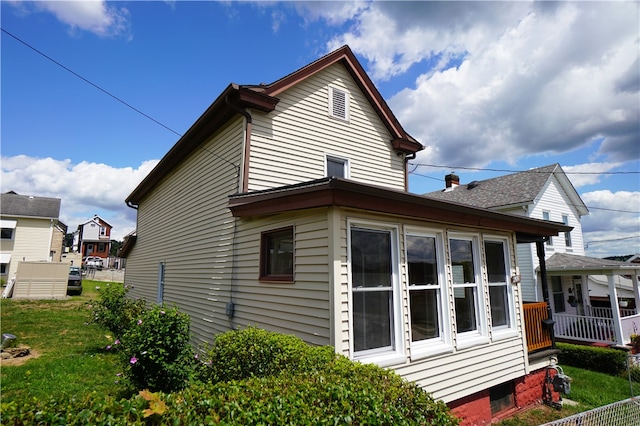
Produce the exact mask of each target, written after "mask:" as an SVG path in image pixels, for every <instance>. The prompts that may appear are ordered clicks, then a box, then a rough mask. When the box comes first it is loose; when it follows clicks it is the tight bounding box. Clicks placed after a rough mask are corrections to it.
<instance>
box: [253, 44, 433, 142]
mask: <svg viewBox="0 0 640 426" xmlns="http://www.w3.org/2000/svg"><path fill="white" fill-rule="evenodd" d="M337 62H342V64H343V65H344V66H345V68H346V69H347V71H348V72H349V74H351V77H353V79H354V80H355V82H356V83H357V85H358V87H360V90H362V92H363V93H364V95H365V96H366V97H367V99H368V100H369V102H370V103H371V105H372V106H373V108H374V110H375V111H376V113H377V114H378V116H379V117H380V119H381V120H382V122H383V123H384V125H385V127H386V128H387V129H388V130H389V133H391V135H392V138H393V139H404V140H406V141H407V142H408V143H407V144H405V145H404V146H403V148H404V150H401V151H402V152H404V153H410V154H413V153H414V152H417V151H420V150H422V149H423V148H424V147H423V146H422V144H421V143H419V142H418V141H416V140H415V139H414V138H413V137H412V136H411V135H409V134H408V133H407V132H406V131H405V130H404V128H403V127H402V125H401V124H400V122H399V121H398V119H397V118H396V116H395V115H394V114H393V112H392V111H391V109H390V108H389V106H388V105H387V102H386V101H385V100H384V98H383V97H382V95H381V94H380V92H379V91H378V89H377V88H376V86H375V85H374V84H373V82H372V81H371V79H370V78H369V76H368V75H367V73H366V72H365V70H364V68H363V67H362V65H361V64H360V62H359V61H358V59H357V58H356V56H355V55H354V54H353V52H352V51H351V49H350V48H349V46H346V45H345V46H342V47H341V48H339V49H337V50H334V51H333V52H331V53H329V54H327V55H325V56H323V57H322V58H320V59H318V60H316V61H314V62H312V63H310V64H309V65H307V66H304V67H302V68H300V69H299V70H297V71H294V72H293V73H291V74H289V75H287V76H285V77H283V78H281V79H280V80H277V81H275V82H274V83H271V84H269V85H266V86H263V87H264V93H266V94H269V95H271V96H278V95H279V94H280V93H281V92H283V91H284V90H287V89H288V88H290V87H291V86H294V85H296V84H298V83H299V82H300V81H302V80H304V79H305V78H307V77H309V76H311V75H313V74H315V73H317V72H319V71H322V70H323V69H325V68H327V67H329V66H331V65H333V64H335V63H337ZM394 148H395V146H394Z"/></svg>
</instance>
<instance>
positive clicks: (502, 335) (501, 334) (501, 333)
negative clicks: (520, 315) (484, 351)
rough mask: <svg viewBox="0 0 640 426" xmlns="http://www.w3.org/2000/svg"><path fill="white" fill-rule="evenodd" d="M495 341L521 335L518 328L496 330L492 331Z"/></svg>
mask: <svg viewBox="0 0 640 426" xmlns="http://www.w3.org/2000/svg"><path fill="white" fill-rule="evenodd" d="M492 334H493V335H492V337H493V341H494V342H495V341H499V340H506V339H512V338H514V337H519V336H520V335H519V334H518V330H514V329H512V328H509V329H505V330H497V331H496V330H494V331H493V333H492Z"/></svg>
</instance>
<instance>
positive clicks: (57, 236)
mask: <svg viewBox="0 0 640 426" xmlns="http://www.w3.org/2000/svg"><path fill="white" fill-rule="evenodd" d="M52 232H53V234H52V237H51V248H50V250H49V251H50V253H51V255H52V259H51V260H52V261H53V262H61V261H62V247H63V245H64V232H63V231H62V229H60V228H59V227H57V226H54V227H53V229H52Z"/></svg>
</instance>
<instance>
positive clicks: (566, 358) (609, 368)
mask: <svg viewBox="0 0 640 426" xmlns="http://www.w3.org/2000/svg"><path fill="white" fill-rule="evenodd" d="M557 348H558V349H560V353H559V354H558V362H559V363H560V364H564V365H571V366H573V367H578V368H583V369H585V370H590V371H599V372H601V373H605V374H609V375H612V376H618V375H620V374H621V373H623V372H626V371H627V353H626V352H625V351H622V350H617V349H610V348H601V347H596V346H585V345H572V344H568V343H558V344H557Z"/></svg>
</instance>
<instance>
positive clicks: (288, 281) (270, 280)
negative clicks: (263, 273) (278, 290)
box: [258, 277, 295, 284]
mask: <svg viewBox="0 0 640 426" xmlns="http://www.w3.org/2000/svg"><path fill="white" fill-rule="evenodd" d="M258 282H260V283H262V284H295V281H294V280H293V278H291V279H278V278H267V277H264V278H263V277H260V278H258Z"/></svg>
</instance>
